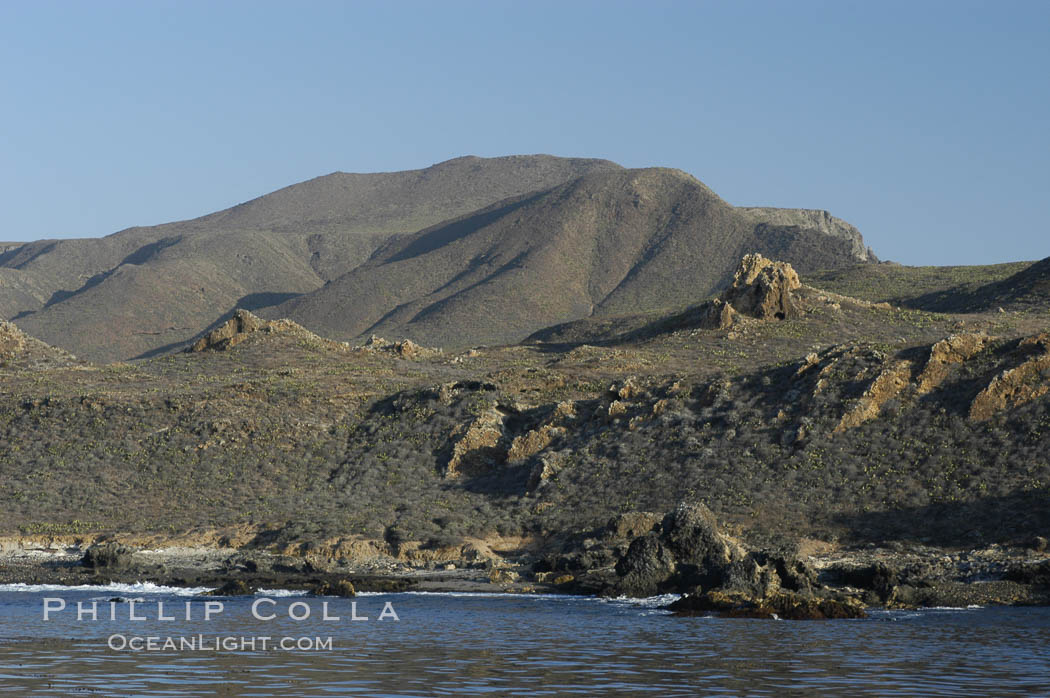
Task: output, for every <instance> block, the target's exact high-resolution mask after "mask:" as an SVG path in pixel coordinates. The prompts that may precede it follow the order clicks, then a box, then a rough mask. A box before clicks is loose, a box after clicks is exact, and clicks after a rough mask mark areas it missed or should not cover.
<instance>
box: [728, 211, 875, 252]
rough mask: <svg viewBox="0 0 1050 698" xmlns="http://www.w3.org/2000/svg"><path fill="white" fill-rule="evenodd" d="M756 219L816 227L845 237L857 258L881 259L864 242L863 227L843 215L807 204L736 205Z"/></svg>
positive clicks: (839, 237)
mask: <svg viewBox="0 0 1050 698" xmlns="http://www.w3.org/2000/svg"><path fill="white" fill-rule="evenodd" d="M736 210H737V211H739V212H740V213H743V214H744V215H745V216H747V217H748V218H749V219H751V220H752V221H754V222H755V223H768V224H772V225H797V226H799V227H800V228H808V229H811V230H816V231H817V232H819V233H822V234H824V235H828V236H830V237H833V238H837V239H840V240H845V241H846V242H848V243H849V245H850V251H851V252H852V254H853V257H854V259H856V260H857V261H858V262H878V261H879V260H878V257H876V256H875V253H874V252H872V251H871V248H870V247H868V246H867V245H865V244H864V238H863V237H862V236H861V234H860V231H859V230H857V228H855V227H854V226H852V225H850V224H849V223H847V222H846V221H844V220H842V219H841V218H836V217H835V216H833V215H831V214H830V213H828V212H827V211H822V210H816V209H806V208H771V207H765V206H762V207H739V206H738V207H737V209H736Z"/></svg>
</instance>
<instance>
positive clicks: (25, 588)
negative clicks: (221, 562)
mask: <svg viewBox="0 0 1050 698" xmlns="http://www.w3.org/2000/svg"><path fill="white" fill-rule="evenodd" d="M212 588H213V587H169V586H163V585H160V584H154V583H153V582H135V583H134V584H121V583H118V582H110V583H109V584H71V585H65V584H25V583H24V582H16V583H14V584H0V592H4V591H13V592H22V593H39V592H42V591H97V592H116V593H120V594H168V595H170V596H197V595H198V594H203V593H205V592H209V591H211V590H212Z"/></svg>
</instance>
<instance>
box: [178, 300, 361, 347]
mask: <svg viewBox="0 0 1050 698" xmlns="http://www.w3.org/2000/svg"><path fill="white" fill-rule="evenodd" d="M257 334H275V335H276V334H282V335H289V336H293V337H296V338H298V339H303V340H307V341H308V342H310V343H312V344H315V345H318V346H322V345H323V346H325V347H327V348H330V349H339V350H345V349H346V347H345V345H343V344H342V343H340V342H333V341H331V340H328V339H323V338H321V337H318V336H317V335H316V334H314V333H313V332H311V331H310V330H308V329H306V328H305V327H303V326H302V325H299V324H298V323H295V322H292V321H291V320H286V319H281V320H264V319H262V318H261V317H259V316H257V315H255V314H254V313H251V312H249V311H247V310H236V311H234V313H233V317H231V318H230V319H229V320H227V321H226V322H224V323H223V324H222V325H220V326H219V327H216V328H215V329H214V330H212V331H211V332H209V333H208V334H206V335H205V336H203V337H201V338H200V339H198V340H197V341H196V342H194V344H193V345H192V346H191V347H190V348H189V349H187V350H186V351H188V352H202V351H226V350H228V349H232V348H233V347H235V346H237V345H238V344H240V343H241V342H244V341H245V340H247V339H249V338H250V337H253V336H256V335H257Z"/></svg>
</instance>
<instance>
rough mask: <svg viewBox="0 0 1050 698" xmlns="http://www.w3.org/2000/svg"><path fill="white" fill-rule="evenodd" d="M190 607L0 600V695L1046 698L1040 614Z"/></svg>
mask: <svg viewBox="0 0 1050 698" xmlns="http://www.w3.org/2000/svg"><path fill="white" fill-rule="evenodd" d="M199 591H201V590H181V589H172V588H164V587H157V586H153V585H111V586H109V587H75V588H69V587H44V586H25V585H3V586H0V693H3V694H10V695H45V696H47V695H54V696H59V695H61V696H66V695H69V694H77V695H92V694H95V695H105V696H124V695H127V696H186V695H230V696H233V695H237V696H240V695H243V696H289V695H310V696H324V695H333V696H336V695H378V696H430V695H455V696H460V695H484V696H504V695H507V696H514V695H521V696H525V695H528V696H565V695H581V696H590V695H624V696H639V695H641V696H644V695H652V696H661V697H663V696H694V695H739V694H749V695H778V696H779V695H785V694H787V695H790V694H817V693H820V694H836V695H846V694H848V695H880V696H881V695H915V694H922V695H953V696H957V695H973V696H985V695H1011V694H1012V695H1032V694H1040V693H1044V694H1046V693H1050V609H1047V608H969V609H927V610H922V611H910V612H896V611H884V612H875V613H873V614H872V617H871V618H869V619H865V620H851V621H826V622H790V621H762V620H735V619H719V618H678V617H674V616H672V615H670V614H668V613H666V612H664V611H661V610H659V608H658V606H660V605H662V604H664V603H667V602H668V601H669V600H670V599H671V598H673V597H668V598H654V599H646V600H643V601H628V600H599V599H590V598H571V597H564V596H522V595H514V594H496V595H475V594H415V593H402V594H367V595H362V596H359V597H358V598H356V599H353V600H350V599H335V598H317V597H311V596H303V595H301V594H294V593H289V592H281V591H279V590H269V591H266V592H261V593H260V594H259V595H257V596H256V597H255V598H244V597H242V598H214V597H205V598H202V597H199V596H195V595H194V594H195V593H196V592H199ZM131 601H134V603H131ZM77 602H80V604H81V605H80V608H81V613H82V615H81V617H79V618H78V615H77V613H78V611H77V609H78V607H77ZM158 602H159V603H158ZM208 602H212V604H213V605H212V606H211V607H210V609H209V608H206V606H205V604H206V603H208ZM216 603H221V604H222V608H221V610H220V609H219V608H218V606H217V605H215V604H216ZM325 603H327V604H328V605H327V607H325V606H324V604H325ZM63 604H64V608H60V606H62V605H63ZM45 607H46V608H47V609H48V612H47V615H48V617H47V619H45V617H44V616H45ZM253 607H254V612H253ZM92 611H93V612H94V615H95V618H94V619H92V617H91V614H92ZM206 611H208V615H209V617H207V618H205V613H206ZM306 614H309V615H308V617H305V616H306ZM187 616H188V619H187ZM326 616H327V618H326ZM381 616H382V618H381ZM394 616H396V619H395V617H394ZM140 618H141V619H142V620H139V619H140ZM167 618H170V620H167ZM336 618H338V619H336ZM355 618H356V619H355ZM366 619H367V620H366ZM150 638H153V639H152V641H151V640H150ZM263 638H266V641H265V643H264V641H263ZM169 642H170V644H168V645H167V647H165V643H169ZM264 644H265V646H264ZM282 644H283V646H282ZM253 645H254V646H253Z"/></svg>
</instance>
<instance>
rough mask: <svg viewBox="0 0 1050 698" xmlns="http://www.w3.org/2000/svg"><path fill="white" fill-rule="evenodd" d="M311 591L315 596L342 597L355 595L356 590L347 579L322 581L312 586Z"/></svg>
mask: <svg viewBox="0 0 1050 698" xmlns="http://www.w3.org/2000/svg"><path fill="white" fill-rule="evenodd" d="M313 593H314V594H316V595H317V596H342V597H344V598H351V597H353V596H357V590H355V589H354V585H353V583H352V582H350V580H347V579H336V580H329V581H326V582H322V583H321V584H318V585H317V586H316V587H314V589H313Z"/></svg>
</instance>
